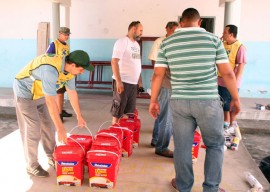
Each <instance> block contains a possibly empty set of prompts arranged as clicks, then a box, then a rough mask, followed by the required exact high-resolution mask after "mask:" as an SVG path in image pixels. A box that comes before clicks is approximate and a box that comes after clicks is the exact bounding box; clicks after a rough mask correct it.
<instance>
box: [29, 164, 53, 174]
mask: <svg viewBox="0 0 270 192" xmlns="http://www.w3.org/2000/svg"><path fill="white" fill-rule="evenodd" d="M27 173H28V174H30V175H33V176H36V177H48V176H49V173H48V172H47V171H45V170H44V169H43V168H42V167H41V166H40V165H39V166H38V167H37V168H35V169H32V170H30V169H27Z"/></svg>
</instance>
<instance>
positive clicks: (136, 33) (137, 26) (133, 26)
mask: <svg viewBox="0 0 270 192" xmlns="http://www.w3.org/2000/svg"><path fill="white" fill-rule="evenodd" d="M142 34H143V26H142V24H141V22H140V21H132V22H131V23H130V24H129V26H128V36H129V37H130V38H132V39H134V40H139V39H140V38H141V36H142Z"/></svg>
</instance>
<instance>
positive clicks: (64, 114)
mask: <svg viewBox="0 0 270 192" xmlns="http://www.w3.org/2000/svg"><path fill="white" fill-rule="evenodd" d="M61 115H62V117H72V114H71V113H68V112H66V110H62V113H61Z"/></svg>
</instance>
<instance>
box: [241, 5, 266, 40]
mask: <svg viewBox="0 0 270 192" xmlns="http://www.w3.org/2000/svg"><path fill="white" fill-rule="evenodd" d="M269 8H270V1H269V0H242V11H241V28H240V29H239V30H240V31H241V36H240V37H239V38H241V40H242V41H270V10H269Z"/></svg>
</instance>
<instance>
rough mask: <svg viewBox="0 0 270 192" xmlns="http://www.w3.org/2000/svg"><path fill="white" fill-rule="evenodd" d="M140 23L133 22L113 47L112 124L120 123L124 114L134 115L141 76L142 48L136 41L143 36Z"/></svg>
mask: <svg viewBox="0 0 270 192" xmlns="http://www.w3.org/2000/svg"><path fill="white" fill-rule="evenodd" d="M142 33H143V26H142V24H141V23H140V21H133V22H131V23H130V25H129V27H128V34H127V36H126V37H123V38H121V39H118V40H117V41H116V42H115V44H114V47H113V54H112V61H111V65H112V72H113V76H112V78H113V103H112V107H111V114H112V116H113V119H112V124H115V123H118V120H119V118H120V117H121V116H123V114H126V113H133V112H134V110H135V107H136V96H137V84H138V80H139V76H140V74H141V67H142V66H141V55H140V46H139V44H138V42H137V41H136V40H137V39H139V38H140V37H141V36H142Z"/></svg>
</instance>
